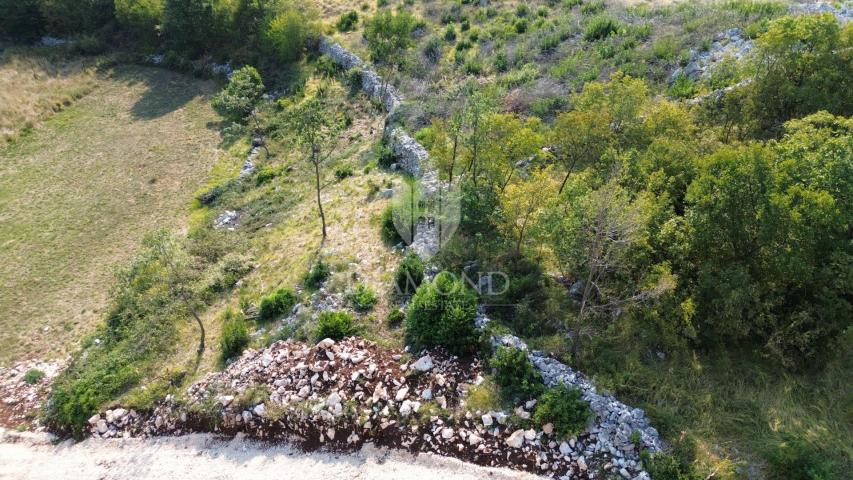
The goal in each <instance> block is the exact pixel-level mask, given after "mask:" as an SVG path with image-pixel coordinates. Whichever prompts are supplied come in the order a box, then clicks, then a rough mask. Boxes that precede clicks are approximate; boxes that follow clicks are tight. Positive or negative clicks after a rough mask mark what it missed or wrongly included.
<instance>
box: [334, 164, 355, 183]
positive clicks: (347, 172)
mask: <svg viewBox="0 0 853 480" xmlns="http://www.w3.org/2000/svg"><path fill="white" fill-rule="evenodd" d="M351 176H353V171H352V167H351V166H349V165H342V166H340V167H338V168H336V169H335V178H336V179H338V180H343V179H345V178H348V177H351Z"/></svg>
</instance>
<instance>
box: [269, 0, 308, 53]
mask: <svg viewBox="0 0 853 480" xmlns="http://www.w3.org/2000/svg"><path fill="white" fill-rule="evenodd" d="M309 12H310V9H300V8H299V7H297V6H296V5H295V4H292V5H290V6H288V7H287V8H285V9H284V11H282V12H281V13H279V14H278V15H276V16H275V18H273V19H272V20H271V21H270V22H269V25H268V26H267V28H266V30H265V31H264V38H265V39H266V44H267V45H268V47H267V48H268V50H269V52H270V53H271V54H273V55H275V56H276V58H277V59H278V60H279V61H281V62H293V61H296V60H299V59H300V58H302V55H303V54H304V53H305V49H306V48H307V47H308V44H309V41H312V40H314V39H315V38H316V37H317V36H318V35H319V29H318V26H317V22H316V21H315V19H314V17H313V16H312V15H310V14H309Z"/></svg>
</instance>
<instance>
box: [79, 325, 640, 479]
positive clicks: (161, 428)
mask: <svg viewBox="0 0 853 480" xmlns="http://www.w3.org/2000/svg"><path fill="white" fill-rule="evenodd" d="M481 369H482V366H481V364H480V362H479V361H478V360H476V359H469V360H463V359H459V358H457V357H453V356H450V355H447V354H446V353H443V352H441V351H432V352H425V353H424V354H423V355H422V356H419V357H416V358H409V357H408V355H406V354H405V353H404V352H402V351H396V350H390V349H386V348H383V347H380V346H378V345H376V344H375V343H372V342H369V341H366V340H363V339H358V338H348V339H345V340H343V341H341V342H335V341H333V340H331V339H325V340H323V341H321V342H319V343H318V344H317V345H314V346H310V345H306V344H304V343H301V342H277V343H275V344H273V345H271V346H270V347H269V348H266V349H264V350H260V351H256V350H249V351H246V352H245V353H244V354H243V356H242V357H240V359H239V360H237V361H236V362H234V363H233V364H231V365H230V366H229V367H228V368H226V369H225V370H224V371H222V372H216V373H212V374H209V375H208V376H207V377H205V378H204V379H203V380H201V381H199V382H197V383H195V384H193V385H192V386H191V387H189V388H188V390H187V395H186V399H185V400H184V401H180V402H179V401H177V400H175V399H173V398H172V397H167V398H166V400H165V401H164V402H163V403H162V404H161V405H159V406H158V407H157V408H155V409H154V410H153V411H151V412H146V413H140V412H135V411H130V410H127V409H124V408H116V409H112V410H108V411H107V412H105V413H104V414H101V415H95V416H93V417H92V418H91V419H90V420H89V423H90V431H91V434H92V435H93V436H96V437H105V438H114V437H125V436H155V435H179V434H183V433H189V432H197V431H214V432H221V433H223V434H230V435H234V434H237V433H240V432H242V433H244V434H246V435H249V436H252V437H255V438H260V439H265V440H287V441H289V442H293V443H297V444H300V445H301V446H303V447H304V448H308V449H313V448H318V447H321V446H322V447H324V448H327V449H332V450H335V449H340V450H344V449H346V450H350V449H357V448H360V447H361V446H362V445H363V444H364V443H365V442H371V443H372V444H374V445H377V446H390V447H394V448H403V449H407V450H409V451H412V452H421V451H428V452H434V453H437V454H441V455H445V456H452V457H456V458H460V459H462V460H465V461H469V462H474V463H477V464H481V465H487V466H501V467H510V468H515V469H519V470H526V471H531V472H534V473H537V474H542V475H546V476H550V477H554V478H602V477H603V476H605V472H608V473H609V474H611V475H618V476H621V477H623V478H629V479H647V478H648V475H647V474H646V473H645V472H643V471H642V470H641V466H640V463H639V458H638V457H639V455H638V452H637V451H636V448H635V445H634V444H631V445H630V446H624V447H620V446H617V445H616V444H614V443H612V442H611V441H610V439H609V435H611V433H610V430H609V429H608V428H602V426H600V425H597V424H596V425H592V426H591V427H590V428H589V429H588V430H587V431H586V432H584V433H583V434H582V435H579V436H577V437H574V438H569V439H563V438H559V437H558V436H557V435H556V434H555V433H554V431H553V430H554V429H553V426H552V425H550V424H548V425H544V426H541V428H537V427H536V426H534V425H533V424H532V422H531V421H530V417H531V414H532V410H533V409H534V408H535V405H536V401H535V400H530V401H526V402H523V403H521V404H519V405H517V406H516V407H515V408H513V409H512V410H511V411H509V412H504V411H489V412H483V411H470V410H468V409H467V408H466V395H467V392H468V391H469V389H470V388H473V387H474V386H475V385H478V384H479V383H480V382H482V381H483V378H482V376H481V375H480V374H481ZM644 440H645V437H644V438H643V440H641V443H642V441H644ZM604 445H609V446H610V447H611V448H604ZM642 446H643V447H644V448H654V446H653V445H650V444H649V445H642Z"/></svg>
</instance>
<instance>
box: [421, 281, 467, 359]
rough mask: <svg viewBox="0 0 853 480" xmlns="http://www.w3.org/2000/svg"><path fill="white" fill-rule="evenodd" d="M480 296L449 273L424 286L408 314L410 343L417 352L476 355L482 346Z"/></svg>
mask: <svg viewBox="0 0 853 480" xmlns="http://www.w3.org/2000/svg"><path fill="white" fill-rule="evenodd" d="M476 315H477V296H476V295H475V294H474V293H473V292H472V291H470V290H468V288H467V287H466V286H465V283H464V282H463V281H462V280H458V279H456V278H455V277H454V276H453V275H452V274H450V273H449V272H441V273H439V274H438V275H437V276H436V277H435V279H434V280H433V281H432V282H427V283H423V284H422V285H421V286H420V287H419V288H418V290H417V292H415V295H414V296H413V297H412V303H411V305H410V306H409V311H408V314H407V315H406V332H405V338H406V343H407V344H409V345H410V346H411V347H412V351H413V352H418V351H420V350H421V349H423V348H428V347H437V346H443V347H445V348H447V350H448V351H449V352H450V353H452V354H454V355H468V354H472V353H474V351H475V350H476V347H477V343H478V335H477V330H476V328H475V327H474V318H475V317H476Z"/></svg>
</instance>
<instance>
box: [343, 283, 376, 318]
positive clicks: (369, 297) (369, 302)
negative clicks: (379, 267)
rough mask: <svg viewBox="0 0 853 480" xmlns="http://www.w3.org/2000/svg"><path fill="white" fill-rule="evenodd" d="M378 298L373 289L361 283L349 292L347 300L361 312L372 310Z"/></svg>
mask: <svg viewBox="0 0 853 480" xmlns="http://www.w3.org/2000/svg"><path fill="white" fill-rule="evenodd" d="M377 300H378V299H377V298H376V294H375V293H373V290H371V289H370V287H368V286H367V285H365V284H363V283H359V284H358V285H356V287H355V288H354V289H353V290H352V291H350V292H349V293H347V301H349V303H350V304H351V305H352V308H354V309H356V310H357V311H359V312H367V311H370V310H371V309H373V307H374V306H375V305H376V302H377Z"/></svg>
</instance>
